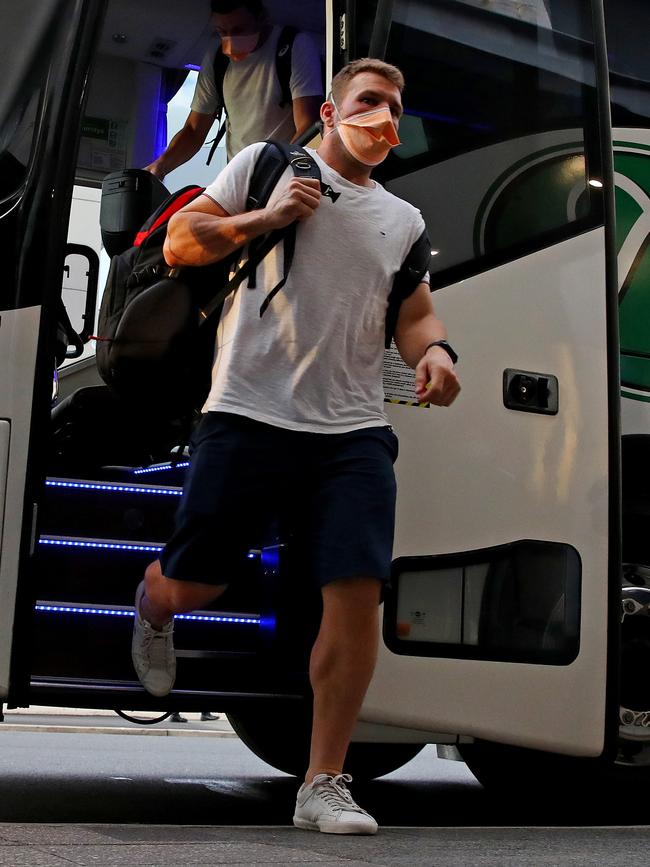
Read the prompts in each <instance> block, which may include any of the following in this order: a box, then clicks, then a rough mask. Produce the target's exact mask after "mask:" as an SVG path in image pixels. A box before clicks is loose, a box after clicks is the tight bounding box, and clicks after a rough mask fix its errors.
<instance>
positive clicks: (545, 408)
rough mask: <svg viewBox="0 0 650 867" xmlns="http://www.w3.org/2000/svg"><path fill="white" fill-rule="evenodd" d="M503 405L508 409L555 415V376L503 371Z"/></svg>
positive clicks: (556, 406)
mask: <svg viewBox="0 0 650 867" xmlns="http://www.w3.org/2000/svg"><path fill="white" fill-rule="evenodd" d="M503 403H504V406H506V407H507V408H508V409H518V410H520V411H521V412H538V413H542V414H543V415H556V414H557V412H558V403H559V385H558V381H557V377H556V376H552V375H551V374H548V373H531V372H530V371H527V370H513V369H512V368H510V367H509V368H507V369H506V370H504V371H503Z"/></svg>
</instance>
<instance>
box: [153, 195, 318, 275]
mask: <svg viewBox="0 0 650 867" xmlns="http://www.w3.org/2000/svg"><path fill="white" fill-rule="evenodd" d="M319 202H320V184H319V183H318V181H316V180H313V179H311V178H310V179H307V180H299V179H298V178H292V179H291V180H290V181H289V183H288V185H287V187H286V188H285V189H284V190H283V192H282V195H281V196H279V198H278V200H277V201H276V202H275V203H274V204H273V205H272V206H271V207H268V206H267V207H266V208H259V209H258V210H255V211H249V212H247V213H244V214H236V215H234V216H231V215H230V214H229V213H228V212H227V211H226V210H225V209H224V208H222V207H221V205H220V204H218V202H215V201H213V200H212V199H211V198H210V197H209V196H206V195H203V196H199V198H198V199H196V200H195V201H194V202H191V203H190V204H189V205H186V206H185V207H184V208H183V209H182V210H181V211H179V212H178V213H177V214H174V216H173V217H172V218H171V219H170V221H169V224H168V226H167V237H166V239H165V246H164V248H163V253H164V256H165V261H166V262H167V264H168V265H171V266H180V265H209V264H211V263H212V262H218V261H219V260H220V259H225V257H226V256H228V255H229V254H230V253H232V252H233V251H234V250H238V249H239V248H240V247H243V246H245V245H246V244H248V243H249V242H250V241H252V240H253V239H254V238H257V237H259V236H260V235H265V234H266V233H267V232H271V231H273V230H274V229H282V228H284V227H285V226H288V225H290V224H291V223H293V222H294V221H295V220H306V219H308V217H310V216H311V215H312V214H313V212H314V211H315V210H316V208H317V207H318V205H319Z"/></svg>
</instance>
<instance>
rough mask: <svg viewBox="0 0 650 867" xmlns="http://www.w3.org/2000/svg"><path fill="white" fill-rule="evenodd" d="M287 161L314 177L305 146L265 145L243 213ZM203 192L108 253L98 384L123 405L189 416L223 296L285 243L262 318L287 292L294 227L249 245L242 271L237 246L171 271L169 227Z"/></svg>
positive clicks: (206, 368)
mask: <svg viewBox="0 0 650 867" xmlns="http://www.w3.org/2000/svg"><path fill="white" fill-rule="evenodd" d="M288 165H290V166H291V167H292V169H293V172H294V174H295V175H296V176H297V177H302V178H316V179H317V180H320V170H319V168H318V165H317V164H316V162H315V160H314V159H313V158H312V157H311V156H310V155H309V154H308V153H307V152H306V151H305V150H304V149H303V148H301V147H298V146H296V145H288V144H284V143H282V142H271V141H269V142H267V143H266V145H265V147H264V149H263V150H262V152H261V153H260V156H259V157H258V160H257V163H256V165H255V169H254V171H253V176H252V179H251V184H250V188H249V191H248V198H247V202H246V210H254V209H255V208H261V207H264V206H265V205H266V203H267V202H268V199H269V197H270V195H271V192H272V191H273V189H274V187H275V185H276V184H277V182H278V180H279V179H280V177H281V176H282V174H283V172H284V171H285V169H286V167H287V166H288ZM203 189H204V188H203V187H197V186H191V187H185V188H184V189H182V190H179V191H178V192H176V193H174V194H173V195H172V196H170V197H169V198H168V199H167V200H166V201H165V202H163V203H162V205H161V206H160V207H159V208H158V209H157V210H156V211H155V212H154V213H153V214H152V215H151V217H150V218H149V219H148V220H147V221H146V222H145V224H144V225H143V226H142V228H141V229H140V231H139V232H138V234H137V236H136V238H135V241H134V245H133V246H132V247H130V248H129V249H127V250H126V251H125V252H123V253H121V254H119V255H117V256H114V257H113V259H112V260H111V267H110V271H109V274H108V278H107V281H106V288H105V290H104V296H103V298H102V303H101V308H100V311H99V322H98V335H97V337H96V340H97V368H98V371H99V373H100V375H101V377H102V379H103V380H104V382H106V384H107V385H108V386H110V388H111V389H112V391H113V393H114V394H116V395H118V396H119V397H120V398H122V399H123V400H126V401H127V402H133V403H136V404H137V405H138V406H139V407H143V406H146V405H149V406H151V407H152V408H155V409H156V411H157V412H158V413H160V411H161V410H164V411H165V412H166V414H167V415H168V417H169V418H178V417H179V416H181V415H184V414H187V413H189V412H192V411H194V410H195V409H197V408H199V407H200V406H201V404H202V403H203V401H204V400H205V398H206V396H207V393H208V391H209V388H210V373H211V367H212V359H213V355H214V351H215V341H216V330H217V325H218V322H219V313H220V311H221V308H222V306H223V302H224V300H225V299H226V297H227V296H228V295H229V294H230V293H231V292H233V291H234V290H235V289H236V288H237V287H238V286H239V285H240V284H241V283H242V282H243V281H244V280H245V279H246V278H249V285H250V286H251V288H252V287H253V286H254V285H255V279H254V278H255V269H256V266H257V265H258V264H259V263H260V262H261V261H262V259H263V258H264V257H265V256H266V255H267V253H268V252H269V251H270V250H271V249H272V248H273V247H274V246H275V245H276V244H278V243H279V242H280V241H284V275H283V278H282V280H281V281H280V282H279V283H278V285H277V286H276V287H274V289H273V290H272V291H271V292H270V293H269V294H268V295H267V296H266V297H265V300H264V303H263V305H262V308H261V309H260V315H262V314H263V313H264V311H265V310H266V308H267V307H268V305H269V303H270V302H271V300H272V298H273V297H274V295H275V294H277V292H278V291H279V290H280V289H281V288H282V287H283V286H284V283H285V281H286V278H287V274H288V271H289V269H290V268H291V262H292V259H293V251H294V248H295V234H296V225H295V224H294V225H292V226H288V227H286V228H284V229H278V230H276V231H274V232H271V233H269V234H268V235H266V236H262V237H260V238H257V239H255V241H254V242H253V243H252V244H250V245H249V250H248V259H247V261H246V262H245V263H244V264H243V265H242V266H241V267H239V268H237V267H236V266H237V263H238V261H239V259H240V257H241V253H242V251H241V250H237V251H235V252H233V253H232V254H231V255H230V256H228V257H226V258H225V259H222V260H220V261H219V262H215V263H213V264H211V265H205V266H201V267H184V268H170V267H169V266H168V265H167V263H166V262H165V260H164V257H163V244H164V241H165V237H166V234H167V224H168V222H169V220H170V218H171V217H172V215H173V214H175V213H176V212H177V211H179V210H180V209H181V208H183V207H184V206H185V205H187V204H189V202H191V201H193V200H194V199H196V198H197V197H198V196H200V195H201V194H202V193H203ZM234 269H236V270H234ZM233 270H234V274H232V276H231V271H233Z"/></svg>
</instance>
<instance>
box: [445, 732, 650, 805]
mask: <svg viewBox="0 0 650 867" xmlns="http://www.w3.org/2000/svg"><path fill="white" fill-rule="evenodd" d="M458 749H459V752H460V754H461V756H462V758H463V761H464V762H465V763H466V764H467V766H468V768H469V769H470V771H471V772H472V773H473V774H474V776H475V777H476V779H477V780H478V781H479V783H481V785H482V786H483V787H484V788H486V789H488V790H489V791H491V792H494V793H495V794H499V795H502V796H503V797H504V798H508V797H512V796H513V794H514V795H515V796H516V797H520V796H521V795H522V792H523V791H524V790H525V791H526V793H527V794H528V795H529V796H531V797H534V798H535V799H536V800H540V801H544V802H545V803H549V798H550V799H552V800H551V801H550V803H556V802H558V801H562V800H564V801H569V800H571V799H575V797H576V796H579V795H586V796H588V797H589V798H590V799H592V798H594V797H596V796H603V797H604V796H609V797H611V796H615V795H616V794H621V795H623V794H624V795H625V797H633V796H634V795H635V793H638V794H639V796H641V795H642V794H643V793H645V792H647V788H648V783H649V782H650V766H649V765H648V764H645V762H643V763H635V762H634V761H633V759H632V757H631V756H630V755H629V750H628V749H627V745H626V744H624V743H620V742H619V753H618V757H617V758H616V759H615V760H614V761H607V762H606V761H603V760H601V759H578V758H573V757H571V756H560V755H557V754H554V753H546V752H538V751H537V750H528V749H523V748H521V747H511V746H507V745H505V744H495V743H489V742H487V741H475V742H474V743H473V744H463V745H462V746H459V747H458ZM578 802H580V801H578ZM574 803H575V801H574Z"/></svg>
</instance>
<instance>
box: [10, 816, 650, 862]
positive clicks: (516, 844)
mask: <svg viewBox="0 0 650 867" xmlns="http://www.w3.org/2000/svg"><path fill="white" fill-rule="evenodd" d="M649 845H650V829H648V828H646V827H634V828H556V827H549V828H453V827H452V828H382V829H380V832H379V834H377V836H375V837H349V836H345V837H338V836H335V835H327V834H317V833H313V832H309V831H298V830H297V829H295V828H292V827H281V826H268V827H264V828H259V827H257V828H255V827H240V828H224V827H207V826H195V827H190V828H188V827H177V826H169V825H150V826H142V825H39V826H34V825H20V824H16V825H0V867H23V865H25V867H27V865H29V867H64V865H67V867H70V865H85V867H90V865H101V867H114V865H115V867H116V865H124V864H129V865H134V867H135V865H161V867H163V865H174V867H178V865H182V867H199V865H215V864H241V865H250V864H256V865H258V867H264V865H267V867H270V865H278V864H281V865H289V864H299V865H303V867H304V865H313V867H316V865H318V867H330V865H331V867H333V865H337V867H338V865H345V867H368V865H375V867H384V865H385V867H389V865H390V867H425V865H426V867H504V865H509V867H602V865H603V864H606V865H607V867H641V865H643V867H645V865H647V863H648V854H647V853H648V847H649Z"/></svg>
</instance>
